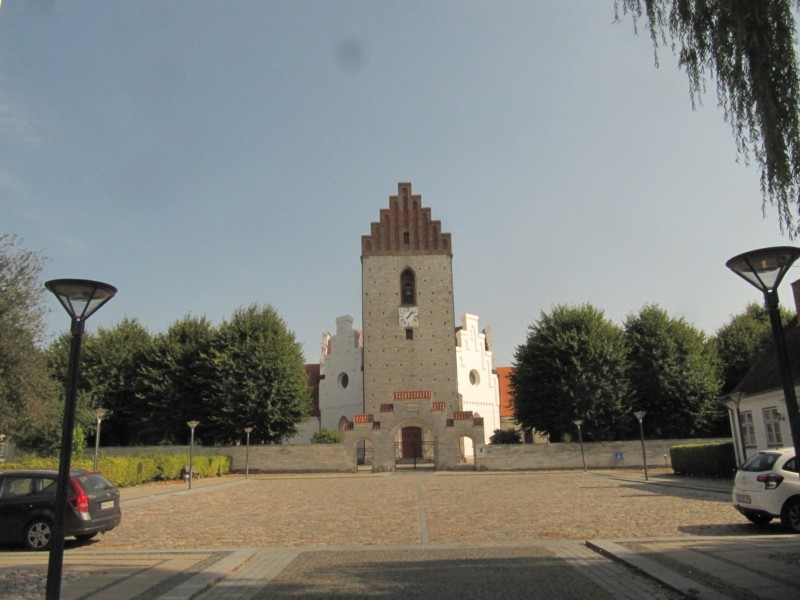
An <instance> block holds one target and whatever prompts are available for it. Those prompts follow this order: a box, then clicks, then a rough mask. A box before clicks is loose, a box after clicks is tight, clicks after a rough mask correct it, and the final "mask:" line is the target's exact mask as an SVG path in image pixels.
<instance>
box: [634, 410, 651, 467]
mask: <svg viewBox="0 0 800 600" xmlns="http://www.w3.org/2000/svg"><path fill="white" fill-rule="evenodd" d="M646 414H647V413H646V412H645V411H643V410H637V411H636V412H635V413H633V415H634V416H635V417H636V418H637V419H639V439H640V440H641V441H642V460H643V461H644V480H645V481H648V480H649V479H650V478H649V477H648V475H647V454H646V453H645V451H644V427H643V426H642V419H644V416H645V415H646Z"/></svg>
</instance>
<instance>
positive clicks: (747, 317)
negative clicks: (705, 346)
mask: <svg viewBox="0 0 800 600" xmlns="http://www.w3.org/2000/svg"><path fill="white" fill-rule="evenodd" d="M792 317H793V315H792V313H791V312H789V311H787V310H784V309H781V318H782V320H783V323H784V325H785V324H786V323H788V322H789V321H791V319H792ZM714 340H715V342H716V346H717V353H718V354H719V358H720V360H721V362H722V379H723V383H722V394H723V395H724V394H727V393H729V392H730V391H731V390H733V388H735V387H736V386H737V385H739V382H740V381H741V380H742V378H744V376H745V374H746V373H747V371H748V370H749V369H750V366H751V365H752V364H753V362H754V361H755V359H756V358H757V357H758V355H759V354H761V352H762V351H763V350H764V349H765V348H766V347H767V346H768V345H769V344H770V342H771V341H772V326H771V325H770V321H769V313H768V312H767V309H766V307H764V306H763V305H759V304H755V303H752V304H748V305H747V307H746V308H745V309H744V312H742V313H739V314H736V315H733V316H732V317H731V318H730V320H729V321H728V322H727V323H725V324H724V325H723V326H722V327H720V328H719V329H718V330H717V332H716V334H715V338H714Z"/></svg>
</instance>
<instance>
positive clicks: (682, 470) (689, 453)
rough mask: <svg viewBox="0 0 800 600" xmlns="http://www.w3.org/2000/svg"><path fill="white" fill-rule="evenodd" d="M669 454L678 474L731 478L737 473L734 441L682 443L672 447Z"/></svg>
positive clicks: (674, 469)
mask: <svg viewBox="0 0 800 600" xmlns="http://www.w3.org/2000/svg"><path fill="white" fill-rule="evenodd" d="M669 455H670V459H671V460H672V470H673V471H674V472H675V474H676V475H695V476H699V477H722V478H726V479H730V478H731V477H733V476H734V475H735V473H736V455H735V453H734V450H733V442H719V443H714V444H682V445H680V446H673V447H672V448H670V449H669Z"/></svg>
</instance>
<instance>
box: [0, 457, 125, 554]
mask: <svg viewBox="0 0 800 600" xmlns="http://www.w3.org/2000/svg"><path fill="white" fill-rule="evenodd" d="M57 477H58V473H57V472H56V471H39V470H35V471H34V470H31V471H6V472H4V473H0V542H4V543H12V544H17V543H22V544H24V545H25V546H26V547H27V548H29V549H30V550H46V549H48V548H49V547H50V538H51V537H52V534H53V523H54V521H55V503H56V502H55V500H56V479H57ZM121 521H122V511H121V510H120V505H119V490H117V488H116V487H115V486H114V485H113V484H112V483H111V482H109V481H108V480H107V479H106V478H105V477H103V476H102V475H100V474H99V473H91V472H88V471H72V472H70V476H69V488H68V490H67V507H66V511H65V517H64V535H65V537H67V536H73V537H75V538H77V539H79V540H88V539H91V538H93V537H94V536H96V535H97V534H98V533H104V532H106V531H110V530H111V529H113V528H114V527H116V526H117V525H119V524H120V522H121Z"/></svg>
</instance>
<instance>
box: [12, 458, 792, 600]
mask: <svg viewBox="0 0 800 600" xmlns="http://www.w3.org/2000/svg"><path fill="white" fill-rule="evenodd" d="M702 483H703V482H698V481H694V482H691V483H690V484H689V486H688V487H687V486H683V485H681V480H678V479H677V478H674V477H668V476H664V475H661V476H658V475H657V476H651V478H650V481H648V482H645V481H644V480H643V478H642V477H641V475H640V474H638V473H624V472H614V473H605V472H589V473H584V472H581V471H579V472H575V471H572V472H515V473H495V472H488V473H485V472H484V473H476V472H445V473H439V472H436V473H434V472H416V473H415V472H398V473H394V474H366V473H359V474H346V475H258V476H251V477H250V478H249V479H244V478H242V477H238V476H237V477H224V478H217V479H208V480H200V481H195V482H194V483H193V489H192V490H188V489H187V485H186V484H185V483H180V482H178V483H170V484H162V485H148V486H141V487H138V488H129V489H125V490H123V491H122V496H123V500H122V502H123V522H122V525H121V526H120V527H118V528H117V529H115V530H114V531H111V532H109V533H108V534H106V535H105V536H103V537H101V538H99V539H97V540H94V541H93V542H91V543H83V544H79V543H77V542H68V543H67V551H66V554H65V561H64V565H65V566H64V585H63V592H62V598H64V600H71V599H72V598H75V599H78V598H87V599H88V598H92V599H95V598H98V599H99V598H113V599H115V600H121V599H123V598H137V599H139V600H146V599H149V598H164V599H170V600H178V599H181V600H188V599H189V598H195V597H196V598H199V599H202V600H219V599H223V598H224V599H228V598H241V599H245V598H262V597H263V598H267V597H268V598H271V599H272V598H301V597H302V598H345V597H347V598H354V597H359V598H372V597H381V598H387V597H389V598H392V597H403V598H437V599H438V598H441V599H443V600H444V599H448V598H485V597H490V596H491V595H492V590H497V589H500V590H502V593H503V595H504V596H506V597H509V598H516V597H530V595H531V591H532V590H535V591H538V593H536V594H535V595H536V596H538V597H561V598H585V597H588V596H592V597H594V598H597V599H598V600H600V599H603V598H631V599H633V598H641V597H653V598H663V599H665V600H669V599H674V598H680V597H693V598H709V599H710V598H749V597H764V598H773V599H776V598H797V597H800V577H798V578H794V577H793V576H792V575H789V576H788V577H784V578H783V579H782V580H780V579H779V580H777V581H775V580H774V579H771V578H770V577H769V576H768V575H769V574H768V570H769V565H770V563H769V560H770V557H772V558H773V559H774V555H775V554H776V553H778V554H780V556H781V557H782V558H781V560H784V559H785V560H788V561H789V562H790V564H791V561H793V560H795V561H798V562H797V563H795V564H792V565H791V566H792V567H793V570H790V571H789V572H790V573H794V572H797V571H798V567H800V542H796V541H795V540H796V536H787V535H785V534H783V533H782V532H781V530H780V529H779V528H778V527H777V526H775V527H770V528H767V529H765V530H757V529H755V528H754V527H753V526H752V525H750V524H749V523H748V522H747V521H745V520H744V519H743V518H742V517H741V516H740V515H738V513H736V512H735V511H734V510H733V508H732V507H731V504H730V494H729V490H730V484H729V483H725V482H709V483H708V485H702ZM698 488H699V489H698ZM755 533H758V534H764V535H760V536H758V537H753V535H754V534H755ZM731 540H733V541H734V542H736V543H735V544H730V542H731ZM587 541H590V543H589V544H588V545H587V543H586V542H587ZM776 544H779V545H780V546H776ZM750 547H752V548H760V554H759V556H760V557H762V558H763V557H766V558H764V561H766V562H763V561H762V563H761V564H759V565H758V568H752V569H751V568H750V566H749V561H748V560H747V559H748V557H747V556H746V554H743V549H745V548H750ZM3 550H4V551H3V552H0V599H1V600H7V599H12V598H13V599H14V600H27V599H28V598H40V597H41V593H39V592H37V590H41V589H43V588H42V572H43V569H44V570H46V568H45V567H46V556H45V555H42V554H35V553H26V552H21V551H18V550H15V549H3ZM612 558H616V559H618V560H616V561H615V560H612ZM714 561H716V562H714ZM699 564H705V565H707V568H706V569H705V570H703V572H702V573H699V574H698V573H697V572H698V571H699V569H698V565H699ZM693 571H694V572H695V573H694V575H693ZM643 574H648V575H649V576H650V577H647V576H645V575H643ZM735 576H738V579H737V581H738V582H739V583H738V584H734V583H730V582H729V581H728V579H731V578H732V577H735ZM659 582H661V583H659ZM664 584H666V585H664ZM765 585H766V586H767V587H762V588H759V586H765ZM753 589H756V590H758V589H768V590H769V593H768V594H767V595H763V594H762V593H760V592H753ZM37 593H38V595H37Z"/></svg>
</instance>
